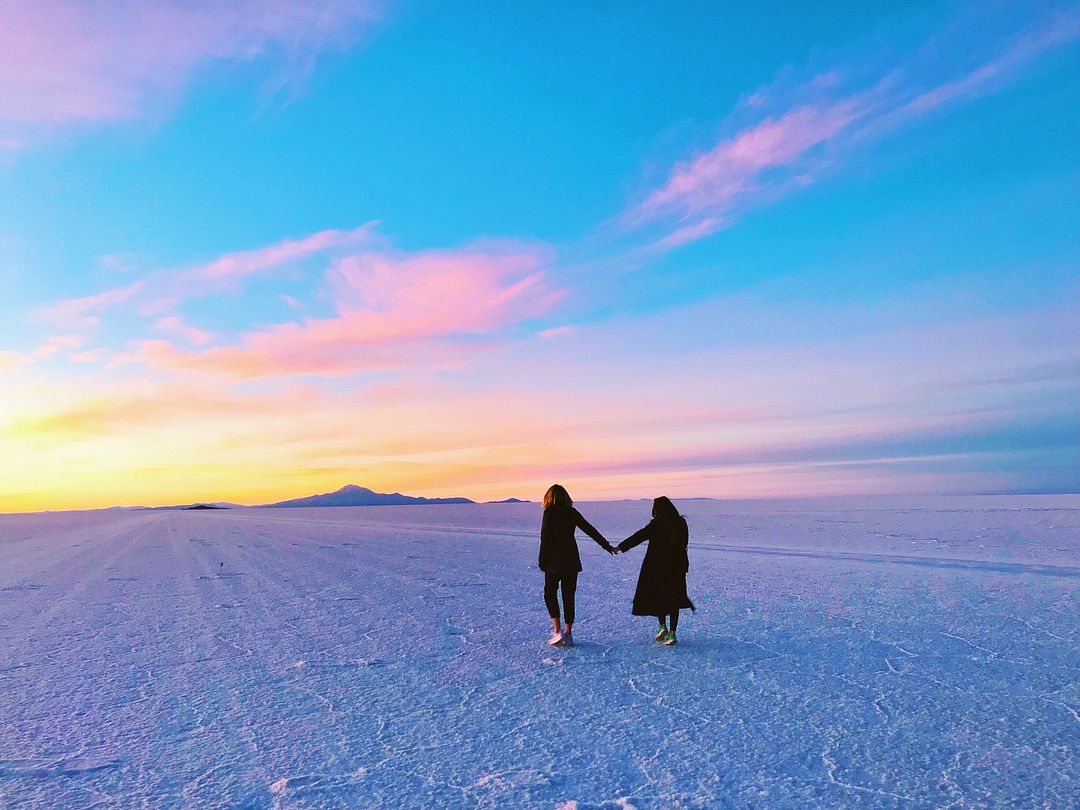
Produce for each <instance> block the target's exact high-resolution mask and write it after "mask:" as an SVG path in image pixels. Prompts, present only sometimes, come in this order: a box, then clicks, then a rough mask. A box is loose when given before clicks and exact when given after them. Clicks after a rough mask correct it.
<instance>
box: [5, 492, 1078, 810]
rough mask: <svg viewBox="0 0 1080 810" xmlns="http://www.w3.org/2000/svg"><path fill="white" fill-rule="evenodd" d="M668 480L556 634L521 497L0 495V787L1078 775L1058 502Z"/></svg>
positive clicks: (105, 798) (574, 798)
mask: <svg viewBox="0 0 1080 810" xmlns="http://www.w3.org/2000/svg"><path fill="white" fill-rule="evenodd" d="M580 506H581V507H582V511H583V512H584V513H585V514H586V516H587V517H588V518H589V519H590V520H591V521H592V522H593V523H594V524H595V525H596V526H597V527H598V528H599V529H600V530H601V531H603V532H605V533H606V534H607V535H608V537H609V538H610V539H612V540H613V541H617V540H619V539H622V538H623V537H625V536H626V534H628V533H629V532H631V531H632V530H633V529H636V528H638V527H639V526H640V525H642V524H643V523H644V522H645V521H646V520H647V513H648V508H649V505H648V503H647V502H621V503H608V504H595V505H590V504H581V505H580ZM680 508H681V509H682V511H684V512H685V513H686V514H687V515H688V519H689V522H690V527H691V549H690V559H691V566H692V569H691V572H690V577H689V582H690V591H691V594H692V595H693V597H694V599H695V601H696V602H697V604H698V606H699V608H700V609H699V611H698V613H697V614H696V615H685V616H684V618H683V620H682V624H681V625H680V628H679V645H678V646H677V647H675V648H660V647H658V646H657V645H656V644H655V643H654V642H653V640H652V636H653V630H654V628H653V625H652V623H651V622H650V621H649V620H647V619H639V618H634V617H631V616H630V615H629V605H630V598H631V595H632V593H633V586H634V582H635V579H636V576H637V570H638V565H639V563H640V559H641V553H642V551H643V549H637V550H636V551H635V552H631V553H630V554H627V555H625V556H619V557H609V556H608V555H606V554H604V553H603V552H602V551H601V550H600V549H599V548H597V547H596V546H595V545H594V544H593V543H592V542H591V541H589V540H587V539H583V540H581V541H580V545H581V548H582V556H583V560H584V565H585V571H584V573H583V574H582V577H581V581H580V585H579V604H578V613H579V618H578V623H577V625H576V626H575V628H574V635H575V637H576V638H577V646H576V647H574V648H572V649H555V650H553V649H551V648H550V647H548V646H547V645H546V644H545V642H546V640H547V637H548V634H549V631H550V625H549V623H548V619H547V617H546V615H545V612H544V608H543V603H542V598H541V588H542V579H541V576H540V574H539V572H537V570H536V568H535V563H536V546H537V538H536V530H537V526H538V524H539V514H538V507H537V506H536V505H533V504H523V505H491V506H448V507H436V506H426V507H374V508H372V507H369V508H359V509H305V510H297V509H293V510H288V509H279V510H236V511H222V512H147V511H103V512H84V513H53V514H42V515H6V516H0V719H2V726H3V732H2V733H0V806H3V807H49V808H54V807H79V808H83V807H125V808H126V807H135V806H148V807H202V808H210V807H253V808H264V807H265V808H308V807H312V808H314V807H320V808H322V807H329V808H333V807H396V806H407V807H419V806H427V807H461V806H463V807H498V808H506V807H548V808H555V807H562V808H571V807H573V808H577V809H578V810H585V808H612V809H613V810H614V808H620V807H621V808H629V807H635V808H639V810H643V809H644V808H657V807H709V808H717V807H720V808H723V807H760V808H786V807H791V808H804V807H814V806H821V807H1033V808H1034V807H1062V808H1066V807H1075V806H1076V805H1077V796H1078V795H1080V765H1078V756H1080V677H1078V676H1077V673H1078V672H1080V635H1078V628H1080V607H1078V605H1080V600H1078V598H1077V597H1078V591H1080V499H1077V498H1074V497H1057V498H1026V497H1015V498H952V499H920V500H912V499H904V500H895V499H876V500H866V499H861V500H824V501H803V502H796V501H788V502H758V503H750V502H746V503H724V502H708V501H691V502H683V503H681V504H680Z"/></svg>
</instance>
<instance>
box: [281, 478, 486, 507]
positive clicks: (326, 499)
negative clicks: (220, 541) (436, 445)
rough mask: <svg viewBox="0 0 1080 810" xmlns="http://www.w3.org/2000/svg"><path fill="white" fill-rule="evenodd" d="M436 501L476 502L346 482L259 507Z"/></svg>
mask: <svg viewBox="0 0 1080 810" xmlns="http://www.w3.org/2000/svg"><path fill="white" fill-rule="evenodd" d="M436 503H443V504H446V503H476V501H471V500H469V499H468V498H422V497H415V496H413V495H402V494H401V493H400V492H390V493H386V492H375V491H374V490H371V489H368V488H367V487H360V486H357V485H356V484H346V485H345V486H343V487H342V488H341V489H339V490H337V491H335V492H324V493H322V494H320V495H309V496H307V497H306V498H291V499H289V500H287V501H278V502H277V503H264V504H261V506H260V508H269V507H279V508H280V507H301V506H420V505H424V504H436Z"/></svg>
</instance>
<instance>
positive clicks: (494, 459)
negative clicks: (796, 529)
mask: <svg viewBox="0 0 1080 810" xmlns="http://www.w3.org/2000/svg"><path fill="white" fill-rule="evenodd" d="M789 6H790V4H787V5H785V6H784V7H783V8H781V7H780V6H778V5H776V4H760V3H745V4H725V5H724V6H722V7H720V6H714V5H712V4H685V5H674V4H653V3H637V4H621V5H620V6H619V9H618V11H616V10H615V9H614V8H613V7H611V6H607V5H604V4H596V5H592V6H588V7H581V6H576V5H571V4H553V5H550V6H547V7H544V8H536V7H531V6H525V5H517V4H514V5H512V6H511V5H508V4H495V3H492V4H476V5H470V6H468V7H462V6H461V5H459V4H450V3H415V4H413V3H404V2H403V3H394V4H381V5H374V4H370V3H362V2H357V3H351V4H349V3H346V4H335V5H334V6H333V7H329V6H324V4H320V3H315V2H306V1H304V0H276V1H275V2H255V0H251V2H246V3H241V4H212V3H207V4H201V5H200V6H199V7H198V8H196V7H194V6H190V5H183V4H171V3H164V2H159V3H145V2H143V3H135V2H129V3H121V4H118V5H94V4H90V5H82V4H79V5H75V6H69V5H68V4H63V3H40V4H32V3H16V4H15V8H14V14H13V17H12V19H14V21H15V22H14V24H13V25H12V26H10V28H9V30H8V31H6V32H5V33H3V34H2V35H0V46H4V47H0V51H4V52H6V53H8V54H9V55H8V56H7V57H0V283H3V285H4V286H5V287H6V289H7V290H8V294H7V295H6V296H4V297H3V299H2V300H0V316H2V318H0V358H2V361H0V392H5V393H6V395H7V396H6V397H5V399H6V400H7V402H8V405H7V408H6V409H2V410H0V447H3V449H4V450H5V455H6V456H7V457H9V458H16V459H25V465H24V470H23V473H22V474H20V475H19V476H13V477H12V478H11V480H10V481H6V482H4V484H5V486H6V487H7V488H8V490H9V491H10V492H11V493H12V494H11V495H9V496H8V500H7V501H4V502H0V507H8V508H23V507H26V508H31V507H34V508H37V507H42V506H61V505H66V504H70V505H80V506H85V505H107V504H108V503H116V502H131V501H133V500H140V501H145V502H150V501H160V502H165V501H170V500H175V499H176V496H177V495H181V494H182V495H183V496H191V497H193V498H194V497H203V498H215V499H218V498H231V499H237V500H241V499H243V498H245V497H249V498H254V499H259V498H262V497H264V496H265V497H267V498H269V497H273V496H276V495H279V494H294V493H297V492H303V491H306V490H307V489H311V488H313V487H314V488H319V487H322V486H325V485H329V484H331V483H339V484H340V483H345V482H346V481H347V480H358V479H363V480H358V482H359V483H365V484H368V485H372V486H376V487H386V488H409V489H412V490H422V491H424V492H425V493H430V494H469V495H474V496H478V497H486V496H492V497H495V496H500V497H501V496H506V495H517V496H528V495H529V494H530V493H531V492H532V490H533V489H536V488H540V487H542V486H543V483H544V482H545V481H548V479H549V478H559V479H560V480H565V481H567V482H569V483H570V484H572V485H573V486H575V487H576V489H577V491H578V492H579V493H581V494H584V495H590V496H595V497H616V496H618V495H620V494H625V495H628V496H629V495H633V496H637V495H642V494H644V495H648V494H653V490H655V489H662V490H663V491H667V492H669V494H673V495H718V496H723V495H773V494H776V495H782V494H825V493H841V492H862V491H866V492H891V491H897V492H912V491H918V492H926V491H947V492H974V491H979V492H982V491H993V492H997V491H1075V489H1076V483H1077V482H1078V481H1080V427H1078V425H1080V418H1078V417H1080V413H1078V410H1080V409H1078V405H1077V403H1078V402H1080V397H1078V396H1077V394H1080V386H1078V384H1077V383H1078V368H1080V357H1078V353H1077V347H1078V344H1080V340H1078V338H1080V336H1078V333H1077V332H1078V330H1077V314H1078V313H1077V292H1078V289H1077V277H1078V276H1077V267H1078V254H1080V245H1078V239H1077V227H1076V226H1077V222H1078V221H1080V218H1078V215H1080V186H1078V183H1077V180H1078V178H1080V146H1078V144H1077V139H1076V137H1075V133H1076V132H1077V131H1080V82H1078V81H1076V79H1077V76H1078V72H1080V71H1078V66H1080V58H1078V57H1080V10H1078V8H1077V7H1076V6H1075V5H1070V4H1051V3H1046V4H1042V3H1040V4H1019V3H1017V4H972V5H967V6H964V5H957V4H952V3H949V4H945V3H929V4H911V3H903V4H900V3H897V4H865V3H831V4H807V5H806V6H805V7H803V8H801V9H798V8H796V9H792V8H790V7H789ZM4 110H7V112H4ZM282 246H284V247H282ZM237 268H239V269H237ZM1003 381H1005V382H1003ZM301 404H302V405H301ZM298 407H302V408H303V410H304V412H305V413H306V414H310V420H311V424H310V425H306V424H299V423H303V422H304V420H303V419H300V420H297V419H296V417H295V414H296V409H297V408H298ZM208 408H209V409H210V411H211V412H212V413H208V410H207V409H208ZM132 414H136V416H135V417H134V418H130V417H131V416H132ZM356 425H368V426H369V427H368V430H369V431H370V436H368V437H367V438H365V435H364V430H363V429H360V430H359V432H358V431H357V429H356V427H355V426H356ZM432 426H438V428H439V429H437V430H434V431H433V430H432ZM283 432H285V433H288V434H289V439H288V441H285V442H278V440H277V437H280V436H281V435H283ZM193 437H197V438H195V439H193ZM449 437H456V438H453V439H451V438H449ZM148 442H150V445H148ZM150 446H155V447H156V448H157V450H158V451H159V453H160V454H161V455H163V456H169V457H173V458H174V459H175V463H174V464H172V465H164V464H162V463H160V461H158V460H155V458H154V456H153V454H152V453H151V452H150V450H149V447H150ZM106 460H107V463H106ZM103 473H107V474H103ZM9 475H10V473H9Z"/></svg>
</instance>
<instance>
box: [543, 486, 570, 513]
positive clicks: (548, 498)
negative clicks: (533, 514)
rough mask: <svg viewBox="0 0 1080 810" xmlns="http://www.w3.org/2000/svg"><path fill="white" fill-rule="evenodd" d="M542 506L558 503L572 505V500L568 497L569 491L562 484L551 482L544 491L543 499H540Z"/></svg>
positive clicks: (546, 506)
mask: <svg viewBox="0 0 1080 810" xmlns="http://www.w3.org/2000/svg"><path fill="white" fill-rule="evenodd" d="M542 503H543V505H544V508H545V509H547V508H548V507H549V506H554V505H555V504H558V505H559V506H573V505H574V501H573V499H572V498H571V497H570V493H569V492H567V491H566V488H565V487H564V486H563V485H562V484H552V485H551V486H550V487H549V488H548V491H547V492H545V493H544V500H543V501H542Z"/></svg>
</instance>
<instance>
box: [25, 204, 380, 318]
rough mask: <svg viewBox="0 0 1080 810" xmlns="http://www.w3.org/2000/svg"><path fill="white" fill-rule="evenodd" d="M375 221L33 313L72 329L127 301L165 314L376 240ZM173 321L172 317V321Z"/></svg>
mask: <svg viewBox="0 0 1080 810" xmlns="http://www.w3.org/2000/svg"><path fill="white" fill-rule="evenodd" d="M375 224H376V223H374V222H369V223H367V224H365V225H361V226H360V227H358V228H351V229H346V230H337V229H332V230H325V231H319V232H317V233H313V234H311V235H309V236H305V237H303V238H300V239H284V240H282V241H280V242H277V243H275V244H272V245H267V246H265V247H261V248H255V249H253V250H243V251H236V252H233V253H225V254H223V255H221V256H219V257H218V258H216V259H214V260H212V261H209V262H207V263H205V264H201V265H197V266H195V267H190V268H187V269H184V270H162V271H158V272H156V273H151V274H150V275H149V276H147V277H146V278H144V279H140V280H139V281H135V282H132V283H131V284H126V285H124V286H122V287H115V288H113V289H110V290H105V291H103V292H100V293H95V294H93V295H87V296H81V297H78V298H67V299H63V300H61V301H56V302H54V303H51V304H46V305H44V306H41V307H38V308H37V309H36V310H35V311H34V313H33V314H34V317H35V318H36V319H38V320H43V321H48V322H50V323H55V324H59V325H63V326H65V327H68V328H89V327H93V326H95V325H97V322H98V317H97V316H98V315H100V314H101V313H102V312H104V311H105V310H108V309H112V308H114V307H117V306H120V305H122V304H135V305H137V307H138V310H139V312H140V313H141V314H144V315H160V314H161V313H163V312H165V311H167V310H169V309H171V308H173V307H175V306H177V305H178V304H180V303H182V302H183V301H186V300H189V299H193V298H204V297H206V296H209V295H215V294H219V293H223V292H227V291H229V290H231V289H235V288H237V287H238V286H240V285H242V284H243V282H244V281H245V280H246V279H248V278H250V277H251V276H254V275H257V274H259V273H264V272H267V271H271V270H276V269H278V268H281V267H283V266H286V265H290V264H293V263H296V262H301V261H303V260H305V259H309V258H311V257H314V256H318V255H320V254H323V253H327V252H330V251H332V250H335V249H341V248H346V247H352V246H356V245H359V244H361V243H364V242H368V241H371V240H373V239H374V238H375V237H374V231H375ZM169 323H172V321H166V324H169Z"/></svg>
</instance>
